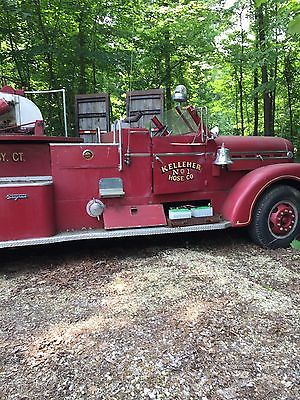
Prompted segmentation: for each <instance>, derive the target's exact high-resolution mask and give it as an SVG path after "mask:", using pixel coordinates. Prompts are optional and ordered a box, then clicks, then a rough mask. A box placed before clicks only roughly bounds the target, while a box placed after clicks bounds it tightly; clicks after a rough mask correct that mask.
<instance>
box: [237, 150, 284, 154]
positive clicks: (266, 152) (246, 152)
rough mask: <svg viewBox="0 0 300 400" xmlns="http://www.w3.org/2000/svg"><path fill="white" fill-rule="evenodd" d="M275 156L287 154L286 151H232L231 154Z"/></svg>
mask: <svg viewBox="0 0 300 400" xmlns="http://www.w3.org/2000/svg"><path fill="white" fill-rule="evenodd" d="M270 153H271V154H272V153H273V154H274V153H287V151H286V149H284V150H261V151H260V150H259V151H231V152H230V154H231V155H233V154H270Z"/></svg>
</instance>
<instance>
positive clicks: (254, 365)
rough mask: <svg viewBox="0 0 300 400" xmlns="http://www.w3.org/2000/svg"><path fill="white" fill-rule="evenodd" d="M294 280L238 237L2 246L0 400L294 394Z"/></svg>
mask: <svg viewBox="0 0 300 400" xmlns="http://www.w3.org/2000/svg"><path fill="white" fill-rule="evenodd" d="M299 277H300V252H299V251H296V250H293V249H291V248H289V249H280V250H264V249H261V248H259V247H257V246H255V245H253V244H251V243H250V242H249V240H248V238H247V237H246V236H245V235H244V232H243V231H226V232H218V233H205V234H200V235H199V234H190V235H184V236H182V235H178V236H172V237H171V236H167V237H156V238H152V237H151V238H138V239H131V240H129V239H128V240H115V241H113V240H112V241H94V242H92V241H91V242H86V243H75V244H65V245H55V246H49V247H43V248H28V249H18V250H9V251H2V252H1V270H0V288H1V290H0V301H1V316H0V399H1V400H12V399H18V400H20V399H22V400H25V399H28V400H29V399H30V400H31V399H37V400H42V399H43V400H44V399H55V400H56V399H57V400H59V399H64V400H69V399H76V400H77V399H91V400H93V399H105V400H108V399H137V400H140V399H190V400H192V399H200V400H227V399H252V400H259V399H274V400H275V399H276V400H295V399H297V398H300V391H299V389H300V388H299V378H300V371H299V355H300V349H299V317H300V309H299V297H300V292H299Z"/></svg>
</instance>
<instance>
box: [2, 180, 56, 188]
mask: <svg viewBox="0 0 300 400" xmlns="http://www.w3.org/2000/svg"><path fill="white" fill-rule="evenodd" d="M52 184H53V181H41V182H31V183H30V182H20V183H17V182H15V183H10V182H7V183H0V187H5V188H16V187H18V188H20V187H25V186H27V187H29V186H30V187H32V186H39V187H40V186H48V185H52Z"/></svg>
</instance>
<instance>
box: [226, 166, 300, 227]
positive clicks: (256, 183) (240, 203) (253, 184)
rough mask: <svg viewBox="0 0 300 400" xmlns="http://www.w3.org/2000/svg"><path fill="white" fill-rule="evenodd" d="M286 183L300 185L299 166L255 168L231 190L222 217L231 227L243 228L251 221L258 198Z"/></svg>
mask: <svg viewBox="0 0 300 400" xmlns="http://www.w3.org/2000/svg"><path fill="white" fill-rule="evenodd" d="M280 181H284V182H285V184H286V183H287V181H290V182H291V183H292V182H294V183H298V184H300V164H297V163H287V164H274V165H267V166H265V167H261V168H257V169H255V170H253V171H251V172H249V173H248V174H247V175H245V176H243V178H241V179H240V180H239V181H238V182H237V183H236V184H235V186H234V187H233V188H232V190H231V191H230V192H229V195H228V196H227V198H226V200H225V203H224V205H223V209H222V214H223V217H224V218H225V219H226V220H227V221H230V222H231V225H232V226H245V225H248V224H249V223H250V221H251V217H252V212H253V208H254V206H255V203H256V201H257V199H258V197H259V196H260V195H261V194H262V193H263V191H264V190H266V189H267V188H268V187H269V186H271V185H272V184H274V183H280Z"/></svg>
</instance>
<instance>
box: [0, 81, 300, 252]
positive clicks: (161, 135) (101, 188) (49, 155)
mask: <svg viewBox="0 0 300 400" xmlns="http://www.w3.org/2000/svg"><path fill="white" fill-rule="evenodd" d="M175 99H176V100H177V101H178V102H180V101H181V100H183V99H184V89H183V88H182V87H179V88H178V89H177V91H176V92H175ZM147 113H148V114H147ZM79 114H80V113H79ZM146 114H147V115H148V117H149V109H148V110H147V107H146V109H144V110H143V109H142V107H141V109H140V110H139V111H138V112H137V113H135V114H133V115H129V116H128V118H127V119H125V121H116V122H115V123H114V124H113V127H112V129H106V130H105V129H102V130H101V129H100V128H99V129H98V128H96V129H95V132H92V130H91V129H90V130H88V129H83V130H82V132H81V133H83V134H82V136H81V137H72V138H70V137H59V136H52V137H50V136H46V135H45V134H44V131H43V118H42V115H41V113H40V111H39V109H38V107H37V106H36V105H35V104H34V103H33V102H32V101H31V100H29V99H28V98H27V97H25V96H23V92H21V91H16V90H14V89H12V88H10V87H4V88H2V89H1V90H0V248H5V247H17V246H24V245H36V244H47V243H55V242H63V241H74V240H82V239H95V238H114V237H126V236H140V235H151V234H155V235H157V234H166V233H173V234H174V233H181V232H191V231H208V230H218V229H226V228H229V227H237V228H238V227H248V229H249V233H250V236H251V238H252V239H253V240H254V242H256V243H258V244H259V245H261V246H264V247H270V248H277V247H285V246H287V245H288V244H289V243H290V242H291V241H292V240H293V239H294V238H295V236H297V235H298V234H299V229H300V218H299V216H300V164H297V163H295V162H294V149H293V146H292V144H291V143H290V142H289V141H288V140H286V139H283V138H277V137H240V136H217V135H216V134H215V133H213V132H212V131H211V130H209V128H208V126H207V121H206V119H207V118H206V115H207V113H206V109H205V108H204V109H203V108H202V109H196V108H193V107H191V106H189V107H185V108H184V107H182V106H180V105H179V103H178V105H177V106H176V107H175V110H174V114H172V115H171V116H170V117H169V119H168V123H165V122H164V121H163V120H161V116H160V114H159V113H154V114H153V113H152V114H153V115H150V117H151V118H150V117H149V118H150V119H149V118H148V119H149V121H148V122H149V123H148V126H147V127H145V126H139V125H138V124H137V121H138V119H139V117H141V116H143V115H146ZM150 114H151V113H150ZM85 117H86V119H85V122H86V121H88V118H93V116H91V113H90V114H89V113H87V115H85ZM146 125H147V124H146ZM91 132H92V134H93V135H94V136H93V138H97V140H95V139H94V140H93V141H92V142H91V141H89V142H85V141H84V140H83V136H84V134H87V133H91Z"/></svg>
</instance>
